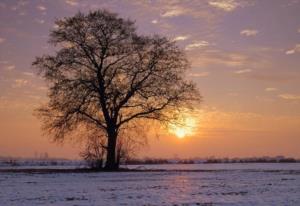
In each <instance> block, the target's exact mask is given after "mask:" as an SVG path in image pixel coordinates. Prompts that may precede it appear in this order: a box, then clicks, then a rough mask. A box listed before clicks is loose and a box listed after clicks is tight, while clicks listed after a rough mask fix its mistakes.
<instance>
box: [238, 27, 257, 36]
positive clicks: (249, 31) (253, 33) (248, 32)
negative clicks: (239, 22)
mask: <svg viewBox="0 0 300 206" xmlns="http://www.w3.org/2000/svg"><path fill="white" fill-rule="evenodd" d="M257 34H258V30H255V29H244V30H242V31H241V32H240V35H244V36H256V35H257Z"/></svg>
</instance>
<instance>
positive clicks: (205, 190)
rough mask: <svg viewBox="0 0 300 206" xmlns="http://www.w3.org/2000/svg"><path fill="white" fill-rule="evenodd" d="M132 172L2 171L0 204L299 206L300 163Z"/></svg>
mask: <svg viewBox="0 0 300 206" xmlns="http://www.w3.org/2000/svg"><path fill="white" fill-rule="evenodd" d="M131 168H139V169H141V170H145V171H140V172H100V173H95V172H91V173H46V174H39V173H11V172H10V173H8V172H0V188H1V190H0V205H1V206H14V205H15V206H19V205H72V206H73V205H74V206H75V205H78V206H79V205H178V206H179V205H300V164H298V163H295V164H287V163H286V164H279V163H277V164H271V163H270V164H254V163H253V164H197V165H153V166H152V165H151V166H149V165H144V166H131ZM149 169H164V171H161V170H160V171H149Z"/></svg>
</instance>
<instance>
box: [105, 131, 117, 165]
mask: <svg viewBox="0 0 300 206" xmlns="http://www.w3.org/2000/svg"><path fill="white" fill-rule="evenodd" d="M116 144H117V134H116V133H111V134H109V135H108V145H107V156H106V163H105V170H118V168H119V165H118V163H117V161H116V160H117V159H116Z"/></svg>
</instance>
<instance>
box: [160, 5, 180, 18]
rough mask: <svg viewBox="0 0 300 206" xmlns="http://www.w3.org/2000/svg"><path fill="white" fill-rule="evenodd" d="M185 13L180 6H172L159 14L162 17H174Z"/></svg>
mask: <svg viewBox="0 0 300 206" xmlns="http://www.w3.org/2000/svg"><path fill="white" fill-rule="evenodd" d="M184 13H185V9H184V8H182V7H177V6H176V7H174V8H172V9H170V10H169V11H166V12H164V13H163V14H161V16H162V17H167V18H168V17H175V16H180V15H182V14H184Z"/></svg>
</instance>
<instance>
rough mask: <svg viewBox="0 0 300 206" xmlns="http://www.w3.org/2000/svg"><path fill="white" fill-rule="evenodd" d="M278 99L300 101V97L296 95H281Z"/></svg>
mask: <svg viewBox="0 0 300 206" xmlns="http://www.w3.org/2000/svg"><path fill="white" fill-rule="evenodd" d="M278 97H280V98H282V99H286V100H300V95H295V94H280V95H278Z"/></svg>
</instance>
